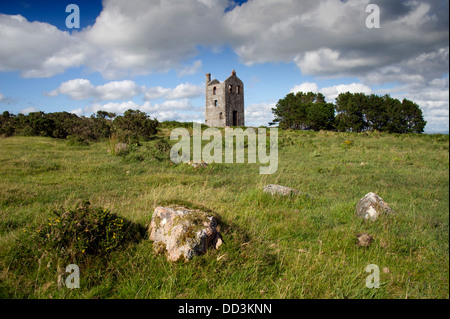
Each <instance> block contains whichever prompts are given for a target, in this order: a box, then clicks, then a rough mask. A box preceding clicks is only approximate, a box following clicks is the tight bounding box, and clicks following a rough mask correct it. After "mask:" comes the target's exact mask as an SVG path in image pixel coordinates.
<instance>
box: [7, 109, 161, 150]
mask: <svg viewBox="0 0 450 319" xmlns="http://www.w3.org/2000/svg"><path fill="white" fill-rule="evenodd" d="M158 125H159V122H158V120H156V119H150V118H149V116H148V115H147V114H146V113H145V112H141V111H139V110H131V109H130V110H127V111H126V112H125V113H124V114H123V115H119V116H117V115H116V114H115V113H111V112H105V111H98V112H97V113H96V114H94V115H92V116H91V117H85V116H77V115H76V114H73V113H68V112H54V113H44V112H31V113H29V114H28V115H24V114H18V115H14V114H11V113H9V112H8V111H5V112H3V113H2V114H1V115H0V136H2V135H3V136H12V135H25V136H47V137H53V138H59V139H68V140H70V141H72V142H75V143H77V144H89V143H90V142H94V141H97V140H100V139H103V138H108V137H110V136H111V134H112V133H113V132H121V133H122V134H123V135H124V136H125V137H126V139H127V140H128V141H131V140H139V139H140V138H142V139H144V140H147V139H149V138H150V137H151V136H152V135H154V134H156V132H157V127H158Z"/></svg>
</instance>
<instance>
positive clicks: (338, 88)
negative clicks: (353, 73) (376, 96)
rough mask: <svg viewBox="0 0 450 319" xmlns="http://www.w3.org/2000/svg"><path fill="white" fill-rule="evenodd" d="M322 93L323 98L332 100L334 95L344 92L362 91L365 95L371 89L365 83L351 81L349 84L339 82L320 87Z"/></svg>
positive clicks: (370, 91) (328, 100) (369, 92)
mask: <svg viewBox="0 0 450 319" xmlns="http://www.w3.org/2000/svg"><path fill="white" fill-rule="evenodd" d="M320 92H322V94H323V95H325V100H326V101H327V102H334V100H335V99H336V97H337V96H338V95H339V94H341V93H345V92H350V93H364V94H366V95H369V94H372V89H371V88H370V87H368V86H367V85H365V84H361V83H351V84H341V85H334V86H329V87H325V88H322V89H320Z"/></svg>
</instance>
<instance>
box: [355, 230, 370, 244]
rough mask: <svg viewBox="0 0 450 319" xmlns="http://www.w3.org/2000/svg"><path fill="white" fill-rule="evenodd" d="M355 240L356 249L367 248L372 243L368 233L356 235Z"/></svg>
mask: <svg viewBox="0 0 450 319" xmlns="http://www.w3.org/2000/svg"><path fill="white" fill-rule="evenodd" d="M356 240H357V244H356V245H357V246H358V247H369V245H370V244H371V243H372V241H373V237H372V236H370V235H369V234H368V233H360V234H358V235H356Z"/></svg>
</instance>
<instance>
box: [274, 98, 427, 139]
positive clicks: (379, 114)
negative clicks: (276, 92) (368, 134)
mask: <svg viewBox="0 0 450 319" xmlns="http://www.w3.org/2000/svg"><path fill="white" fill-rule="evenodd" d="M272 113H273V114H274V116H275V119H274V120H273V121H272V122H270V123H269V125H274V124H278V126H279V127H280V128H283V129H302V130H314V131H318V130H333V131H340V132H364V131H373V130H377V131H381V132H389V133H423V131H424V128H425V125H426V123H427V122H426V121H425V120H424V118H423V114H422V110H421V109H420V107H419V106H418V105H417V104H416V103H414V102H412V101H410V100H407V99H403V100H402V101H400V100H398V99H395V98H392V97H390V96H389V95H384V96H378V95H375V94H371V95H366V94H364V93H350V92H346V93H341V94H339V96H338V97H337V98H336V102H335V103H334V104H333V103H327V102H326V101H325V97H324V95H323V94H321V93H313V92H308V93H304V92H298V93H296V94H294V93H289V94H287V95H286V96H285V97H284V98H283V99H280V100H279V101H278V103H277V104H276V105H275V108H272Z"/></svg>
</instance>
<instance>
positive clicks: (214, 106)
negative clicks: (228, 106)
mask: <svg viewBox="0 0 450 319" xmlns="http://www.w3.org/2000/svg"><path fill="white" fill-rule="evenodd" d="M214 88H215V92H214ZM205 93H206V109H205V124H206V125H208V126H218V127H225V125H226V119H225V116H226V115H225V114H226V111H225V90H224V84H223V83H220V82H219V81H217V80H214V81H212V82H210V84H209V85H208V84H207V85H206V92H205ZM214 93H215V94H214Z"/></svg>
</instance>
